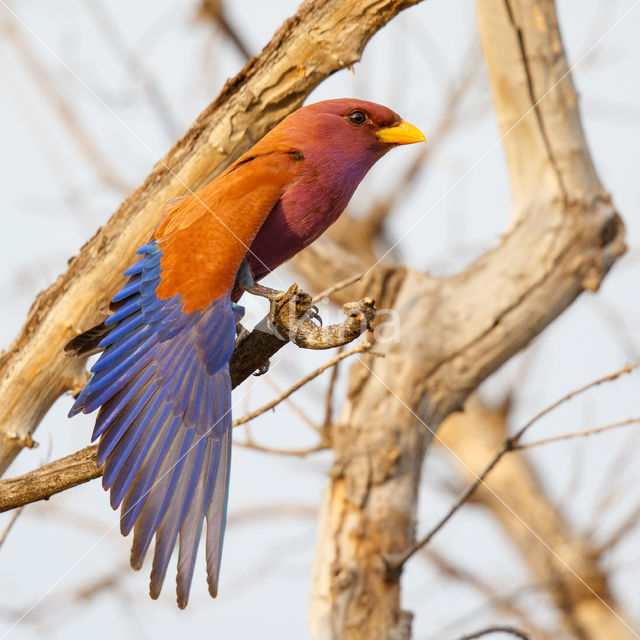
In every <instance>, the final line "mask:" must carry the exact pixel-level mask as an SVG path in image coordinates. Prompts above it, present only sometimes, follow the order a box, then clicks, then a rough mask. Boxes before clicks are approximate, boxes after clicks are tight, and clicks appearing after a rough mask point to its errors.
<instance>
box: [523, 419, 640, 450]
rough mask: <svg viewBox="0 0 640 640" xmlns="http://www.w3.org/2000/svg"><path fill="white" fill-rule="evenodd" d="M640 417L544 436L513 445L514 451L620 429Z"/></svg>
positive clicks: (635, 421)
mask: <svg viewBox="0 0 640 640" xmlns="http://www.w3.org/2000/svg"><path fill="white" fill-rule="evenodd" d="M639 422H640V418H627V419H626V420H618V422H611V423H609V424H605V425H602V426H600V427H591V428H590V429H582V430H581V431H573V432H572V433H562V434H560V435H559V436H550V437H549V438H542V439H541V440H534V441H533V442H523V443H521V444H517V445H515V446H514V447H513V451H521V450H522V449H531V448H532V447H539V446H541V445H543V444H549V443H551V442H561V441H563V440H571V439H572V438H582V437H585V436H593V435H596V434H599V433H604V432H605V431H610V430H611V429H618V428H619V427H627V426H629V425H632V424H638V423H639Z"/></svg>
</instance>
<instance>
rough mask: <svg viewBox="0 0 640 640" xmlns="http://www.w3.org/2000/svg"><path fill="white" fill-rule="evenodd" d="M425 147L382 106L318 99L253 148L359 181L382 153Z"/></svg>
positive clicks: (420, 137) (412, 129)
mask: <svg viewBox="0 0 640 640" xmlns="http://www.w3.org/2000/svg"><path fill="white" fill-rule="evenodd" d="M414 142H425V137H424V135H423V134H422V132H421V131H420V130H419V129H417V128H416V127H414V126H413V125H412V124H409V123H408V122H405V121H404V120H403V119H402V118H401V117H400V116H399V115H398V114H397V113H395V112H394V111H391V109H388V108H387V107H383V106H382V105H379V104H376V103H374V102H367V101H365V100H356V99H354V98H342V99H338V100H324V101H322V102H316V103H314V104H310V105H308V106H306V107H302V108H301V109H298V110H297V111H294V112H293V113H292V114H290V115H288V116H287V117H286V118H285V119H284V120H283V121H282V122H281V123H280V124H279V125H277V126H276V127H275V128H274V129H273V130H272V131H271V132H270V133H269V134H267V135H266V136H265V137H264V138H263V139H262V140H261V141H260V143H258V146H260V147H261V146H263V145H264V146H265V147H267V148H271V149H273V148H281V149H290V150H292V151H297V152H299V153H300V154H301V157H304V159H305V160H306V161H308V163H309V164H310V165H312V166H313V167H314V169H315V170H317V171H319V172H320V173H322V172H323V171H330V172H331V173H332V174H333V175H336V174H337V175H343V176H350V177H353V179H354V180H355V181H356V183H357V182H359V181H360V180H361V179H362V177H363V176H364V174H365V173H366V172H367V171H368V170H369V169H370V168H371V167H372V166H373V165H374V164H375V163H376V161H377V160H379V159H380V158H381V157H382V156H383V155H384V154H385V153H386V152H387V151H389V150H390V149H392V148H393V147H395V146H398V145H404V144H413V143H414Z"/></svg>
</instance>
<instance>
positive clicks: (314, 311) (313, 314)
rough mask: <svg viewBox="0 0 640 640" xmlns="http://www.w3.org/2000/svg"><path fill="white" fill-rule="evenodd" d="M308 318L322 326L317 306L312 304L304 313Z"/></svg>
mask: <svg viewBox="0 0 640 640" xmlns="http://www.w3.org/2000/svg"><path fill="white" fill-rule="evenodd" d="M305 315H306V317H307V318H308V319H309V320H315V321H316V322H317V323H318V325H319V326H322V317H321V316H320V312H319V311H318V307H317V306H316V305H315V304H314V305H313V306H312V307H311V309H309V311H307V313H306V314H305Z"/></svg>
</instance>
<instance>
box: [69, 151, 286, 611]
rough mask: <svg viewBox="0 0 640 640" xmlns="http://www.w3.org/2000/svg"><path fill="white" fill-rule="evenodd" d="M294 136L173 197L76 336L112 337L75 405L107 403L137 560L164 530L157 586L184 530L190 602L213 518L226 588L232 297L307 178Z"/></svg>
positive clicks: (104, 427)
mask: <svg viewBox="0 0 640 640" xmlns="http://www.w3.org/2000/svg"><path fill="white" fill-rule="evenodd" d="M297 169H298V159H297V156H296V155H295V154H292V153H291V152H290V150H289V149H287V148H283V149H278V150H272V149H264V150H260V149H259V145H256V147H254V150H253V152H252V153H251V154H245V156H243V157H241V158H240V159H239V160H237V161H236V162H235V163H234V164H233V165H232V166H231V167H229V168H228V169H227V170H226V171H225V172H224V173H223V174H221V175H220V176H219V177H218V178H216V179H215V180H214V181H213V182H211V183H209V184H208V185H206V186H205V187H203V188H202V189H200V190H199V191H198V192H197V193H195V194H192V195H190V196H188V197H185V198H182V199H180V200H177V201H174V202H172V203H170V205H169V206H168V209H167V211H166V212H165V215H164V217H163V219H162V221H161V222H160V224H159V225H158V227H157V228H156V231H155V233H154V240H153V241H152V242H151V243H149V244H147V245H145V246H144V247H142V248H141V249H140V250H139V251H138V253H139V254H141V255H142V256H143V257H142V259H141V260H140V261H139V262H138V263H137V264H136V265H134V266H133V267H131V268H130V269H128V270H127V271H126V272H125V275H126V276H128V277H129V280H128V282H127V284H126V285H125V286H124V287H123V288H122V289H121V290H120V291H119V292H118V293H117V294H116V296H115V297H114V298H113V303H112V306H111V309H112V310H113V311H114V313H113V315H112V316H111V317H110V318H109V319H108V320H106V321H105V322H104V323H103V324H102V325H99V326H98V327H94V329H92V330H89V331H88V332H86V333H85V334H82V335H81V336H78V337H77V338H75V339H74V340H72V341H71V342H70V343H69V344H68V345H67V348H66V351H67V352H68V353H70V354H73V353H77V354H85V355H86V354H89V353H95V352H97V351H100V350H101V349H103V352H102V354H101V356H100V358H99V359H98V361H97V362H96V364H95V365H94V366H93V367H92V369H91V371H92V372H93V376H92V377H91V379H90V380H89V382H88V383H87V385H86V387H85V388H84V389H83V390H82V392H81V393H80V395H79V396H78V399H77V400H76V403H75V404H74V406H73V408H72V409H71V412H70V415H74V414H76V413H78V412H80V411H83V412H84V413H90V412H91V411H94V410H95V409H98V408H99V407H100V412H99V413H98V417H97V420H96V426H95V430H94V433H93V439H94V440H95V439H96V438H100V445H99V447H98V463H99V464H101V465H104V475H103V485H104V487H105V488H106V489H110V490H111V504H112V506H113V507H114V508H117V507H118V506H120V505H122V514H121V529H122V533H123V534H125V535H126V534H128V533H129V532H130V531H131V530H132V529H133V532H134V540H133V548H132V550H131V565H132V566H133V567H134V568H135V569H139V568H140V567H141V566H142V562H143V559H144V556H145V554H146V552H147V550H148V549H149V545H150V544H151V539H152V538H153V537H154V536H155V552H154V558H153V570H152V573H151V596H152V597H154V598H156V597H157V596H158V595H159V593H160V589H161V587H162V583H163V580H164V577H165V574H166V571H167V565H168V563H169V558H170V556H171V552H172V550H173V548H174V546H175V544H176V540H177V538H178V536H179V537H180V541H179V557H178V581H177V582H178V587H177V588H178V604H179V605H180V607H184V606H186V604H187V600H188V596H189V588H190V585H191V579H192V576H193V567H194V562H195V557H196V551H197V547H198V541H199V538H200V534H201V531H202V526H203V520H204V519H205V518H206V520H207V571H208V582H209V591H210V593H211V595H213V596H215V595H216V593H217V589H218V574H219V570H220V552H221V549H222V538H223V534H224V526H225V513H226V502H227V486H228V477H229V461H230V455H231V433H230V431H231V429H230V427H231V383H230V380H229V372H228V366H229V365H228V361H229V357H230V355H231V352H232V350H233V345H234V339H235V323H236V320H237V315H238V313H239V309H240V308H239V307H236V306H235V305H234V304H233V303H232V302H231V299H230V294H231V290H232V288H233V285H234V281H235V277H236V273H237V271H238V268H239V266H240V264H241V262H242V260H243V258H244V256H245V255H246V253H247V249H248V247H249V246H250V245H251V243H252V242H253V239H254V238H255V235H256V233H257V232H258V230H259V229H260V227H261V226H262V224H263V223H264V221H265V220H266V218H267V216H268V215H269V213H270V212H271V211H272V209H273V208H274V207H275V206H276V204H277V202H278V200H279V199H280V197H281V196H282V194H283V193H284V192H285V190H286V189H287V188H288V185H289V184H290V183H291V181H292V180H293V179H294V178H295V176H296V173H297Z"/></svg>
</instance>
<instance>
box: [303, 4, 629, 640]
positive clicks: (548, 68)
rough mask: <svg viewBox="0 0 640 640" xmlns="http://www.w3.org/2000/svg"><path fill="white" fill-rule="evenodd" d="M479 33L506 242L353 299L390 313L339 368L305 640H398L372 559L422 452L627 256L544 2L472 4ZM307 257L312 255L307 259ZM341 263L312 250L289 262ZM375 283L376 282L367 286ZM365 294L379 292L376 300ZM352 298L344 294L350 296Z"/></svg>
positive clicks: (393, 526)
mask: <svg viewBox="0 0 640 640" xmlns="http://www.w3.org/2000/svg"><path fill="white" fill-rule="evenodd" d="M477 9H478V21H479V26H480V34H481V39H482V44H483V48H484V54H485V58H486V61H487V67H488V72H489V77H490V81H491V85H492V88H493V94H494V102H495V108H496V112H497V116H498V121H499V124H500V128H501V131H502V134H503V144H504V145H505V150H506V154H507V160H508V163H509V173H510V181H511V188H512V194H513V217H512V224H511V228H510V230H509V231H508V233H507V234H506V235H505V237H504V239H503V240H502V242H501V243H500V244H499V246H497V247H496V248H495V249H493V250H492V251H490V252H489V253H487V254H486V255H484V256H482V257H481V258H479V259H478V260H476V261H475V262H473V263H472V264H471V265H469V267H467V268H466V269H464V270H463V271H462V272H460V273H459V274H456V275H454V276H452V277H449V278H444V279H439V280H436V279H433V278H430V277H428V276H426V275H425V274H422V273H418V272H416V271H413V270H409V269H406V268H398V269H395V270H394V269H393V268H392V267H391V268H390V267H385V269H384V271H381V270H380V269H377V268H376V269H374V270H373V271H372V272H371V273H370V274H369V276H368V277H366V278H365V279H364V281H363V282H362V283H361V285H360V290H361V291H367V292H368V294H369V295H373V296H376V295H378V297H380V296H382V300H383V303H382V304H379V308H381V309H383V308H384V306H385V304H384V303H386V304H388V305H389V306H391V305H392V306H393V308H394V309H395V311H396V312H397V314H398V318H399V320H398V322H399V327H400V330H401V336H400V340H399V341H398V342H397V343H391V344H383V343H381V344H379V345H378V347H377V350H378V351H382V352H384V354H385V357H384V358H375V359H369V358H367V357H362V358H361V359H360V362H359V363H358V364H356V365H354V366H353V368H352V371H351V379H350V385H349V390H348V393H347V400H346V406H345V408H344V410H343V412H342V415H341V416H340V419H339V420H338V423H337V425H336V426H335V428H334V431H333V433H334V437H333V447H334V452H335V463H334V468H333V470H332V473H331V478H330V482H329V486H328V487H327V490H326V495H325V499H324V503H323V508H322V514H321V520H320V532H319V539H318V544H317V552H316V560H315V569H314V582H313V594H312V606H311V630H312V637H313V638H314V639H315V640H328V639H340V640H343V639H349V640H353V639H358V638H363V639H364V638H366V639H367V640H376V639H384V640H389V639H394V640H396V639H405V638H409V637H410V634H411V628H410V627H411V624H410V622H411V615H410V614H409V613H407V612H404V611H402V609H401V606H400V586H399V581H400V575H391V576H390V575H389V574H388V572H387V571H386V570H385V563H384V560H383V559H384V557H385V556H386V555H387V554H391V553H396V552H400V551H402V550H403V549H405V548H406V547H407V545H408V544H410V543H411V541H412V540H413V537H414V529H415V525H416V519H415V514H416V505H417V496H418V480H419V477H420V468H421V464H422V458H423V452H424V449H425V447H426V446H427V445H428V443H429V441H430V439H431V437H432V434H433V433H434V432H435V430H436V428H437V427H438V425H439V424H440V423H441V422H442V421H443V420H444V418H445V417H447V416H448V415H449V414H450V413H452V412H454V411H457V410H459V409H461V408H462V405H463V403H464V401H465V399H466V397H467V396H468V395H469V393H470V392H471V391H472V390H473V389H475V388H476V387H477V386H478V384H479V383H480V382H482V381H483V380H485V379H486V378H487V376H489V375H490V374H491V373H493V372H494V371H495V370H496V369H498V368H499V367H500V366H501V365H502V364H503V363H504V362H506V361H507V360H508V359H509V358H510V357H511V356H512V355H513V354H515V353H516V352H517V351H519V350H520V349H522V348H523V347H524V346H526V345H527V344H528V343H529V341H530V340H531V339H532V338H533V337H534V336H536V335H537V334H538V333H540V331H542V330H543V329H544V328H545V327H546V326H547V325H548V324H549V323H551V322H552V321H553V320H554V319H555V318H556V317H557V316H558V315H559V314H560V313H561V312H562V311H563V310H564V309H566V308H567V307H568V306H569V305H570V304H571V303H572V302H573V300H575V298H576V297H577V296H578V295H579V294H580V293H581V292H582V291H583V290H585V289H588V290H592V291H593V290H596V289H597V288H598V286H599V283H600V281H601V279H602V278H603V277H604V275H605V274H606V273H607V271H608V270H609V268H610V267H611V265H612V264H613V262H614V261H615V259H616V258H617V257H618V256H620V255H621V254H622V253H623V252H624V250H625V244H624V230H623V226H622V223H621V221H620V218H619V217H618V215H617V214H616V212H615V210H614V208H613V206H612V204H611V201H610V199H609V196H608V194H607V193H606V191H605V190H604V188H603V187H602V185H601V184H600V181H599V179H598V177H597V175H596V172H595V170H594V167H593V164H592V161H591V158H590V155H589V151H588V148H587V145H586V141H585V138H584V134H583V131H582V126H581V123H580V118H579V113H578V108H577V95H576V92H575V88H574V86H573V83H572V81H571V77H570V75H569V73H568V67H567V62H566V58H565V55H564V50H563V47H562V42H561V39H560V33H559V30H558V24H557V20H556V15H555V9H554V4H553V2H552V1H551V0H514V1H512V2H505V1H504V0H478V2H477ZM314 252H315V253H314ZM330 252H333V253H334V264H335V259H336V258H335V257H336V255H337V254H338V253H339V250H337V249H336V248H335V246H333V248H332V247H331V245H330V244H329V243H324V244H320V245H317V246H315V247H312V251H311V252H310V253H309V254H308V257H307V258H306V259H305V260H303V261H299V263H298V267H300V268H302V269H304V270H305V271H307V270H309V269H310V265H311V264H312V263H313V264H314V268H315V270H316V277H317V270H318V266H317V265H318V262H317V261H313V259H309V258H313V256H314V255H315V256H316V257H317V256H318V255H323V254H324V255H326V254H327V253H330ZM381 273H384V277H381ZM376 288H377V289H378V290H379V292H378V291H376ZM349 295H351V293H350V294H349Z"/></svg>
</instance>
